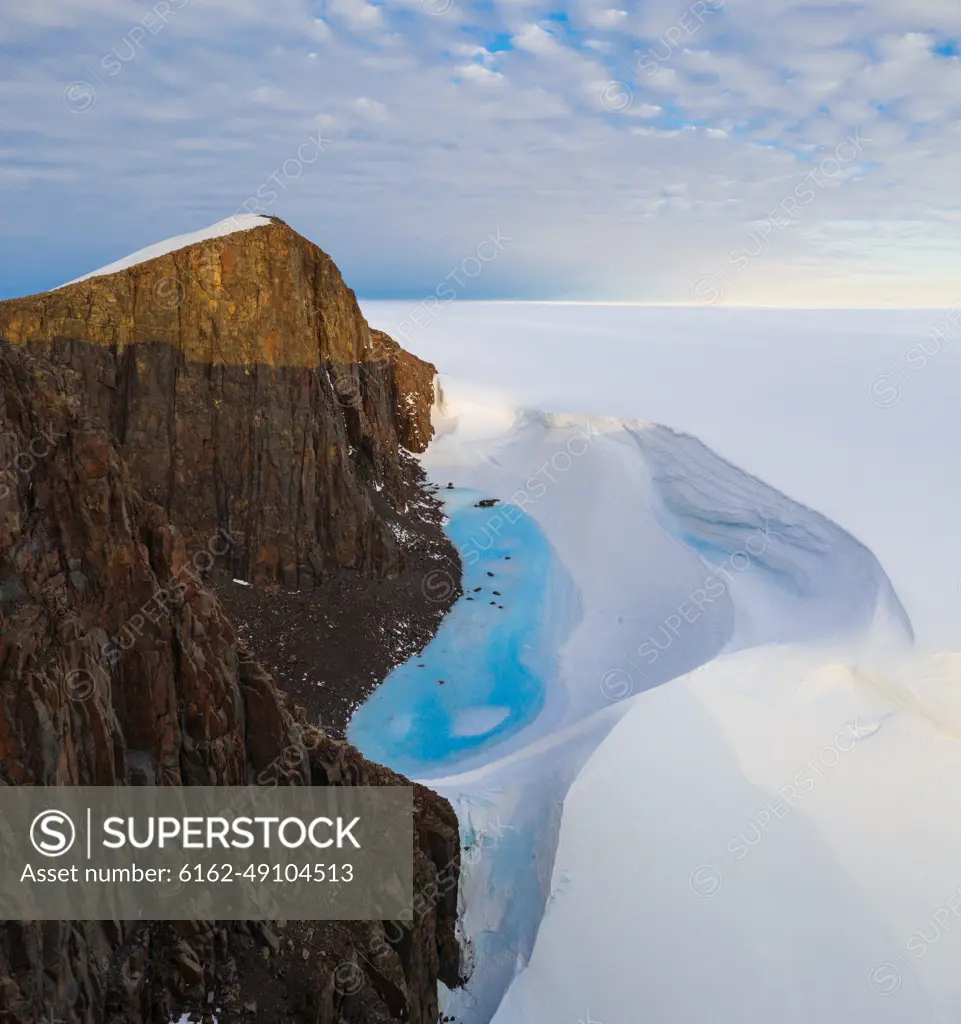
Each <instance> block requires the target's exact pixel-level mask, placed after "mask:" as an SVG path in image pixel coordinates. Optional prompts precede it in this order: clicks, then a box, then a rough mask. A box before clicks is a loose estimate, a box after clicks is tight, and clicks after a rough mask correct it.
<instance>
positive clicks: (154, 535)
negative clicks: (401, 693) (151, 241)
mask: <svg viewBox="0 0 961 1024" xmlns="http://www.w3.org/2000/svg"><path fill="white" fill-rule="evenodd" d="M57 301H58V302H59V300H57ZM88 351H89V350H88ZM104 365H105V366H106V363H105V364H104ZM68 376H69V375H68V374H67V373H65V372H62V371H60V370H58V369H55V368H54V367H53V366H51V365H50V364H49V363H47V362H45V361H43V360H40V359H37V358H35V357H34V356H32V355H31V354H29V353H28V352H27V351H25V350H24V349H22V348H19V347H17V346H9V345H3V344H0V465H3V464H5V462H6V461H7V460H8V459H9V458H10V457H11V456H12V455H15V454H16V452H17V451H25V450H27V448H28V445H29V444H30V441H31V440H32V439H34V438H36V437H37V436H38V435H39V434H40V432H41V431H47V432H49V433H50V436H51V437H53V438H54V441H53V442H52V443H51V444H50V446H49V449H48V450H47V452H46V454H45V455H44V456H43V457H38V458H37V459H36V460H35V464H34V465H33V466H32V469H31V472H30V474H29V476H28V477H23V476H19V475H18V476H16V477H10V478H8V479H7V478H5V479H6V483H5V485H4V486H3V487H0V581H3V587H4V593H5V594H12V595H19V599H18V600H16V601H12V600H3V601H0V784H6V785H105V786H113V785H124V784H134V783H136V782H138V781H139V782H141V783H142V782H145V781H147V782H149V781H153V782H154V783H155V784H157V785H245V784H248V783H251V782H254V781H257V780H259V779H261V778H262V776H263V774H264V773H270V772H271V771H272V770H273V771H274V773H275V774H276V775H278V776H279V777H277V778H276V780H275V781H276V782H278V783H280V784H294V783H299V784H305V783H309V784H313V785H406V784H408V783H407V780H405V779H403V778H402V777H401V776H397V775H395V774H394V773H392V772H390V771H389V770H388V769H386V768H383V767H381V766H379V765H374V764H371V763H370V762H368V761H366V760H365V759H364V758H363V757H362V756H361V755H360V753H359V752H358V751H357V750H355V749H354V748H353V747H350V746H349V745H348V744H346V743H343V742H338V741H335V740H333V739H331V738H329V737H325V736H323V735H322V734H320V733H316V732H315V731H313V730H311V729H310V727H309V726H308V725H307V724H306V723H305V722H304V720H303V718H302V715H301V713H300V711H299V710H298V709H297V708H296V707H294V706H293V705H292V704H291V703H290V702H289V701H288V700H287V699H285V698H284V696H283V695H282V694H281V693H280V691H279V690H278V689H277V687H276V686H275V685H274V682H273V680H272V679H271V677H270V675H269V674H268V673H267V672H266V671H265V670H264V668H263V667H262V665H260V663H259V662H257V661H256V660H255V659H253V658H252V657H251V656H250V655H249V653H248V652H247V651H246V650H245V648H244V647H243V645H242V644H241V643H240V642H239V641H238V639H237V636H236V633H235V631H234V628H233V626H232V624H231V622H230V620H229V619H228V618H227V616H226V614H225V613H224V611H223V608H222V606H221V605H220V603H219V602H218V600H217V599H216V597H215V596H214V595H213V594H212V593H211V591H210V590H209V589H208V588H207V586H206V584H205V582H204V579H203V578H202V577H203V571H202V569H201V568H199V567H198V564H197V563H196V561H195V560H194V558H192V557H191V555H190V553H191V551H192V549H191V548H190V547H189V546H188V545H187V544H186V543H185V540H184V537H183V535H182V534H181V532H180V530H179V529H178V528H177V527H176V526H175V525H174V524H173V523H172V522H171V521H170V518H169V516H168V514H167V512H166V511H165V509H163V508H161V507H159V506H158V505H156V504H152V503H150V502H149V501H148V500H146V499H145V498H144V497H143V496H142V494H141V491H140V489H139V488H137V487H134V486H133V485H132V484H131V481H130V479H129V470H128V469H127V467H126V466H125V462H130V461H133V462H135V463H136V462H137V458H136V457H132V453H131V451H129V450H127V451H126V452H125V453H124V454H123V455H122V454H121V451H120V449H119V448H118V447H117V446H116V445H115V444H114V442H113V440H112V438H111V437H110V435H109V434H108V433H106V432H105V431H104V430H103V429H102V427H101V425H100V424H99V422H97V421H96V420H94V419H92V418H91V417H90V416H89V415H88V409H89V407H90V405H91V404H93V403H89V402H88V401H87V400H86V397H85V395H84V394H83V392H82V389H81V390H78V388H77V387H76V381H70V380H68ZM171 393H172V392H171ZM171 425H174V424H173V423H172V424H171ZM193 426H194V427H195V426H196V424H194V425H193ZM175 447H176V446H175ZM141 469H142V466H141ZM151 483H152V485H154V486H156V483H157V481H155V480H154V481H151ZM345 486H346V485H345ZM348 490H349V489H348ZM338 493H339V492H338V491H337V490H335V491H333V492H331V496H333V497H336V496H337V494H338ZM344 494H345V500H347V499H346V495H347V491H345V492H344ZM174 505H176V503H174ZM177 507H181V506H177ZM183 507H184V508H186V509H187V511H189V510H190V508H191V507H192V506H190V505H189V503H188V504H187V505H186V506H183ZM281 521H282V517H279V518H277V519H275V520H271V522H273V523H274V525H275V526H276V525H277V524H278V523H280V522H281ZM266 522H267V520H266V519H265V520H264V524H266ZM368 525H369V529H370V531H374V526H373V523H372V522H371V523H369V524H368ZM264 528H265V529H266V525H265V526H264ZM318 536H319V535H318ZM294 546H296V545H294ZM194 550H195V549H194ZM200 550H201V551H202V550H204V547H201V548H200ZM357 550H361V548H358V549H357ZM258 564H261V565H280V564H282V563H281V560H280V559H279V555H278V557H277V558H276V559H275V558H274V556H270V557H269V558H266V559H265V560H259V561H258ZM72 573H81V574H82V576H83V579H84V580H85V587H84V591H83V596H82V600H81V599H79V598H78V597H77V590H76V589H75V587H74V585H73V583H72V581H71V579H70V578H69V574H72ZM148 606H149V607H150V608H151V614H150V615H143V614H141V613H142V610H143V609H144V608H145V607H148ZM131 623H136V627H135V628H133V629H131V628H130V624H131ZM122 635H126V636H127V641H129V642H127V641H125V642H124V644H123V645H116V646H111V644H110V642H109V638H112V637H118V636H122ZM291 750H293V751H296V752H297V753H298V755H299V756H297V757H290V756H287V757H283V758H282V757H281V754H282V753H285V752H287V753H288V754H289V752H290V751H291ZM278 765H282V766H284V767H283V768H281V769H277V766H278ZM414 801H415V836H416V843H415V851H414V856H415V865H414V866H415V879H416V881H415V886H416V887H418V891H419V888H420V887H421V886H426V885H428V884H431V883H432V882H436V879H437V878H438V877H440V876H441V875H444V876H446V878H447V884H446V887H444V888H443V890H442V891H441V890H438V891H439V892H440V894H439V895H438V897H437V898H436V900H434V902H433V903H432V904H431V906H430V907H429V909H428V910H427V911H425V912H424V913H423V914H422V915H421V916H420V917H418V918H417V919H415V921H413V922H397V923H395V924H396V928H397V929H399V932H400V934H402V935H403V941H400V942H398V943H397V944H396V945H390V946H389V948H388V949H387V950H386V952H385V955H384V956H383V957H381V958H379V959H378V960H377V965H376V967H370V968H368V969H367V973H365V975H364V980H363V983H362V985H361V989H360V993H359V997H358V998H362V999H363V1000H365V1005H366V1004H368V1003H369V1004H370V1006H371V1007H372V1009H371V1015H370V1017H369V1019H370V1020H383V1021H401V1020H404V1021H409V1022H412V1024H433V1022H435V1021H436V1020H437V1016H438V1012H437V980H438V978H440V979H441V980H444V981H445V983H446V984H451V985H456V984H457V983H458V981H459V974H460V964H459V949H458V946H457V941H456V937H455V924H456V916H457V876H458V872H459V856H460V855H459V842H458V828H457V819H456V817H455V816H454V814H453V811H452V810H451V808H450V805H449V804H448V803H447V802H446V801H445V800H442V799H441V798H439V797H437V796H436V795H435V794H433V793H431V792H430V791H428V790H426V789H424V788H423V787H420V786H415V795H414ZM435 888H436V887H435ZM298 924H299V923H298V922H290V923H288V924H287V925H286V926H285V927H284V928H283V929H281V926H279V925H278V926H277V927H278V930H280V931H283V932H284V933H286V932H287V931H289V930H290V929H291V928H294V927H295V926H297V925H298ZM358 924H360V923H358ZM362 924H363V928H359V927H352V928H348V929H347V930H346V931H344V930H343V926H341V925H340V924H339V923H338V922H325V923H323V924H319V925H317V928H318V932H317V934H316V935H315V941H316V942H318V943H320V944H321V946H323V948H326V949H328V950H330V951H331V953H332V954H335V956H332V959H331V962H330V965H329V969H328V970H327V972H326V973H324V972H323V971H318V970H317V968H316V967H315V962H314V960H315V958H314V957H313V956H312V957H311V959H310V962H309V964H307V965H306V966H304V961H303V960H302V959H301V957H300V956H299V955H296V956H295V959H296V962H297V964H298V965H301V966H297V967H294V966H292V965H291V963H289V962H288V961H287V960H286V959H283V956H284V954H279V955H278V956H277V957H276V958H272V960H273V959H276V960H278V961H280V960H283V962H282V963H281V964H280V968H279V973H280V974H281V975H282V977H283V979H284V980H283V981H282V982H279V983H278V984H280V989H279V991H276V992H275V991H274V990H273V989H271V988H270V985H271V984H272V983H270V982H268V981H267V980H265V979H264V978H262V977H257V978H256V981H257V984H258V985H261V986H262V987H263V991H264V992H265V993H267V994H268V995H269V996H270V998H271V999H272V1000H273V1001H272V1003H271V1004H270V1005H271V1006H273V1007H274V1009H272V1010H269V1011H267V1010H265V1011H264V1016H263V1019H264V1020H265V1021H274V1020H277V1021H280V1020H287V1019H289V1018H288V1017H287V1016H285V1011H282V1010H281V1009H280V1007H282V1006H284V1005H286V999H287V996H288V994H289V993H290V992H293V991H298V992H303V991H310V992H312V993H313V995H314V996H315V997H316V1000H317V1001H316V1012H315V1011H312V1013H313V1016H312V1018H311V1019H312V1020H313V1021H314V1022H315V1024H334V1022H336V1021H338V1020H339V1019H340V1014H341V1010H342V1009H343V1007H342V1006H340V1005H339V1004H338V1003H336V1002H335V1001H334V1000H333V999H332V997H330V995H329V991H330V990H329V989H327V988H325V987H324V986H327V985H328V984H329V981H330V977H331V975H332V972H333V970H334V968H335V967H336V966H337V965H338V964H339V963H340V962H342V960H343V958H345V957H349V956H353V957H355V958H357V957H359V956H360V955H362V953H363V950H364V943H365V942H367V941H368V938H369V935H368V932H369V930H370V929H374V928H377V927H380V928H383V925H381V923H380V922H364V923H362ZM351 925H352V926H353V923H351ZM338 929H341V930H338ZM249 936H250V932H249V928H248V926H247V925H245V924H243V923H242V922H222V923H221V924H220V925H215V924H213V923H211V922H197V923H196V926H195V927H194V926H190V927H183V926H182V925H181V923H173V922H113V921H101V922H71V921H60V922H57V921H52V922H43V923H38V922H30V921H7V922H3V923H2V924H0V1020H3V1021H4V1022H5V1024H37V1022H38V1021H39V1020H41V1019H43V1017H44V1016H46V1017H53V1018H55V1019H56V1018H59V1019H62V1020H63V1021H64V1022H65V1024H103V1022H105V1021H110V1022H112V1024H143V1022H148V1021H149V1022H154V1021H169V1020H171V1019H178V1018H179V1013H180V1012H183V1011H184V1010H188V1009H193V1010H196V1009H197V1002H196V1001H193V1002H189V1000H194V998H195V997H194V996H192V995H190V993H191V992H193V990H194V989H197V990H199V991H201V992H202V993H204V995H203V996H202V998H203V999H206V993H212V992H216V993H217V1004H218V1005H222V1004H223V1003H226V1002H227V1001H228V1000H229V999H230V998H232V996H231V993H234V994H237V995H238V996H242V997H243V998H245V999H248V1000H249V999H250V998H251V993H250V992H249V991H247V992H245V991H244V985H245V984H247V978H248V976H250V977H253V974H252V969H251V968H250V964H251V962H252V960H251V956H252V954H249V953H248V952H247V950H248V949H249ZM281 937H283V936H281ZM297 938H298V942H299V933H298V935H297ZM284 948H286V944H285V945H284ZM298 948H300V947H299V946H298ZM338 958H339V959H338ZM238 964H241V965H242V969H241V968H240V967H238ZM296 971H301V972H303V971H307V972H308V973H307V974H304V975H301V974H296ZM324 992H328V996H324ZM258 998H260V996H259V995H258ZM265 998H266V997H265ZM185 1000H187V1001H188V1002H187V1003H185ZM261 1005H262V1006H264V1005H265V1003H264V1001H263V999H262V1000H261Z"/></svg>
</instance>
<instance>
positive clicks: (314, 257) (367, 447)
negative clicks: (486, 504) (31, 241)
mask: <svg viewBox="0 0 961 1024" xmlns="http://www.w3.org/2000/svg"><path fill="white" fill-rule="evenodd" d="M0 338H2V339H5V340H7V341H10V342H13V343H14V344H18V345H25V346H28V347H29V349H30V350H31V351H33V352H35V353H37V354H41V355H42V356H44V357H45V358H48V359H49V360H50V361H51V362H53V363H54V364H55V365H60V366H63V367H69V368H71V369H73V370H75V371H77V373H78V374H79V377H80V380H81V382H82V383H81V391H82V393H83V395H84V401H85V404H86V408H87V410H88V412H90V413H91V414H92V415H93V416H96V417H99V419H100V420H101V421H102V422H103V423H104V424H106V425H107V427H108V429H109V431H110V432H111V433H112V435H113V437H114V438H115V439H116V440H117V441H118V442H119V445H120V449H121V452H122V454H123V458H124V461H125V462H126V464H127V468H128V471H129V473H130V476H131V480H132V482H133V484H134V486H135V487H136V488H137V489H138V490H139V491H140V492H141V494H142V495H143V496H144V497H145V498H146V499H147V500H149V501H151V502H153V503H155V504H157V505H159V506H160V507H161V508H163V509H164V510H165V511H166V512H167V514H168V515H169V517H170V518H171V520H172V521H173V522H175V523H176V524H177V525H178V527H179V528H180V529H181V531H182V532H183V534H184V536H185V538H186V539H187V541H188V543H190V544H192V545H194V546H202V545H204V544H206V543H208V541H209V539H210V538H211V537H214V536H216V535H217V533H218V531H225V532H228V533H229V534H230V535H231V536H232V537H233V538H234V544H233V546H232V548H231V551H230V553H229V563H230V565H229V567H230V569H231V571H232V572H234V573H235V574H237V575H240V576H242V577H244V578H246V579H249V580H251V581H252V582H274V581H276V582H281V583H284V584H285V585H287V586H289V587H297V586H305V585H309V584H310V583H311V582H313V581H314V580H316V579H320V578H322V577H323V575H324V573H325V570H327V569H331V568H337V567H352V568H356V569H357V570H359V571H360V572H361V573H363V574H365V575H368V576H378V575H384V574H386V573H388V572H390V571H392V570H394V569H395V568H397V567H398V565H401V564H402V563H403V561H404V553H403V550H402V549H401V547H400V546H399V544H398V542H397V539H396V536H395V533H394V532H393V531H392V530H391V528H390V524H391V512H392V509H394V508H397V507H398V501H399V500H400V493H401V488H400V467H399V462H398V446H403V447H406V448H408V449H410V450H412V451H422V450H423V449H424V448H425V447H426V445H427V443H428V442H429V440H430V437H431V433H432V431H431V426H430V406H431V403H432V401H433V377H434V372H435V371H434V367H433V366H431V365H430V364H428V363H424V362H422V361H421V360H419V359H417V358H416V357H414V356H412V355H410V354H409V353H407V352H404V350H403V349H401V348H400V346H399V345H398V344H397V343H396V342H394V341H393V340H392V339H390V338H389V337H388V336H387V335H385V334H381V333H380V332H371V331H370V329H369V328H368V326H367V323H366V321H365V320H364V318H363V316H362V315H361V312H360V309H359V307H358V305H357V301H356V299H355V297H354V293H353V292H352V291H351V290H350V289H349V288H347V286H346V285H345V284H344V282H343V279H342V278H341V276H340V272H339V271H338V270H337V268H336V266H335V265H334V263H333V261H332V260H331V259H330V257H329V256H327V255H326V254H325V253H324V252H322V251H321V250H320V249H319V248H318V247H317V246H315V245H313V244H312V243H311V242H308V241H307V240H306V239H305V238H302V237H301V236H300V235H298V234H297V233H296V232H294V231H292V230H291V229H290V228H289V227H288V226H287V225H286V224H284V223H282V222H280V221H274V222H272V223H271V224H269V225H267V226H263V227H259V228H254V229H252V230H249V231H241V232H237V233H235V234H231V235H227V236H224V237H221V238H216V239H210V240H208V241H206V242H203V243H200V244H197V245H193V246H190V247H188V248H185V249H181V250H179V251H177V252H174V253H170V254H169V255H166V256H162V257H159V258H157V259H153V260H150V261H148V262H146V263H142V264H139V265H137V266H135V267H132V268H130V269H128V270H124V271H121V272H120V273H116V274H111V275H107V276H103V277H96V278H91V279H90V280H87V281H84V282H81V283H79V284H75V285H69V286H67V287H65V288H61V289H58V290H57V291H54V292H47V293H44V294H42V295H35V296H30V297H27V298H24V299H13V300H9V301H7V302H0Z"/></svg>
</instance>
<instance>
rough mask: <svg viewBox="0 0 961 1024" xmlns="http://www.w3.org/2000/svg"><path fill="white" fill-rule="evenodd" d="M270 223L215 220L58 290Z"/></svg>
mask: <svg viewBox="0 0 961 1024" xmlns="http://www.w3.org/2000/svg"><path fill="white" fill-rule="evenodd" d="M270 223H271V221H270V219H269V218H268V217H261V216H259V215H258V214H253V213H240V214H235V215H234V216H233V217H228V218H227V219H226V220H221V221H218V222H217V223H216V224H211V225H210V227H207V228H202V229H201V230H200V231H191V232H190V233H189V234H186V235H177V236H176V237H174V238H168V239H166V241H163V242H156V243H155V244H153V245H148V246H147V247H146V248H145V249H138V250H137V252H134V253H131V254H130V255H129V256H124V257H123V259H119V260H117V261H116V262H114V263H109V264H108V265H107V266H105V267H101V268H100V269H99V270H94V271H92V272H91V273H89V274H84V275H83V277H77V278H75V279H74V280H73V281H68V282H67V284H63V285H61V286H60V287H61V288H66V287H67V285H69V284H79V283H80V282H81V281H87V280H89V279H90V278H91V277H103V276H105V275H106V274H117V273H119V272H120V271H121V270H128V269H129V268H130V267H135V266H137V264H138V263H146V262H147V261H148V260H155V259H157V257H158V256H166V255H167V254H168V253H171V252H177V250H178V249H186V248H187V247H188V246H191V245H197V243H198V242H205V241H207V239H209V238H222V237H223V236H224V235H232V234H234V233H235V232H238V231H251V230H253V229H254V228H262V227H266V226H267V225H268V224H270Z"/></svg>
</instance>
